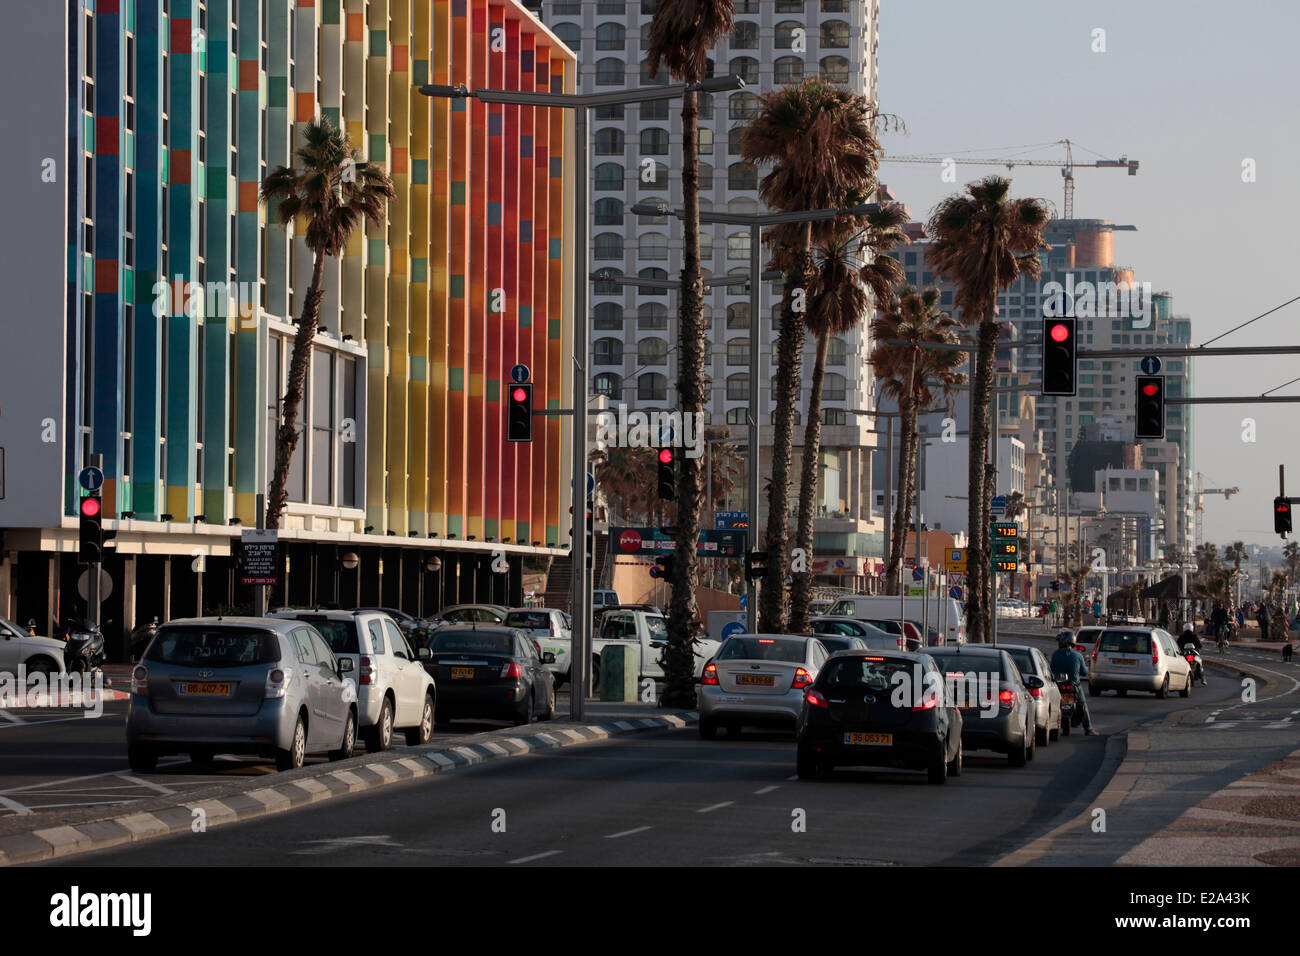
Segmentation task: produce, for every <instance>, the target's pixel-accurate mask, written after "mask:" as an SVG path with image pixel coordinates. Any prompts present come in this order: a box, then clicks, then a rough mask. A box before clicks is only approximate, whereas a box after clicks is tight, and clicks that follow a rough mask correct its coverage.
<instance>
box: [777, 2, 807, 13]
mask: <svg viewBox="0 0 1300 956" xmlns="http://www.w3.org/2000/svg"><path fill="white" fill-rule="evenodd" d="M803 4H804V0H776V12H777V13H803Z"/></svg>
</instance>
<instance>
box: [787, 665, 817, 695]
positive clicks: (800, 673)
mask: <svg viewBox="0 0 1300 956" xmlns="http://www.w3.org/2000/svg"><path fill="white" fill-rule="evenodd" d="M812 682H813V679H812V676H811V675H810V674H809V673H808V672H807V671H806V670H804V669H803V668H802V667H800V668H799V669H798V670H796V671H795V672H794V680H792V681H791V682H790V689H791V690H799V689H801V688H803V687H807V686H808V685H809V684H811V683H812Z"/></svg>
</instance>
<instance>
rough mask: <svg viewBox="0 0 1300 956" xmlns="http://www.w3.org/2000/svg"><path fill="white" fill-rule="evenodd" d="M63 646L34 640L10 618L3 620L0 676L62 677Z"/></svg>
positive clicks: (0, 626)
mask: <svg viewBox="0 0 1300 956" xmlns="http://www.w3.org/2000/svg"><path fill="white" fill-rule="evenodd" d="M63 646H64V645H63V642H62V641H56V640H55V639H54V638H52V637H34V636H32V635H31V634H28V633H27V631H26V630H24V629H23V628H20V627H19V626H18V625H17V624H15V623H14V622H13V621H11V620H9V619H8V618H3V617H0V674H14V675H16V674H17V673H18V668H19V667H20V666H21V667H23V668H24V669H25V671H26V672H27V673H28V674H34V673H37V672H40V673H43V674H61V673H63V672H64V670H66V667H65V665H64V662H63Z"/></svg>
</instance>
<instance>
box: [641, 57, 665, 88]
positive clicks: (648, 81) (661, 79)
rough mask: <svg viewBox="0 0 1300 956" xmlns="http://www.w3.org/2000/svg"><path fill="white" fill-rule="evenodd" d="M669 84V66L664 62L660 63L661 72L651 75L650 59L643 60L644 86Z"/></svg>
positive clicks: (642, 78) (642, 75)
mask: <svg viewBox="0 0 1300 956" xmlns="http://www.w3.org/2000/svg"><path fill="white" fill-rule="evenodd" d="M667 84H668V68H667V67H666V66H664V65H663V64H662V63H661V64H659V72H658V73H656V74H655V75H654V76H651V75H650V61H649V60H642V61H641V85H642V86H666V85H667Z"/></svg>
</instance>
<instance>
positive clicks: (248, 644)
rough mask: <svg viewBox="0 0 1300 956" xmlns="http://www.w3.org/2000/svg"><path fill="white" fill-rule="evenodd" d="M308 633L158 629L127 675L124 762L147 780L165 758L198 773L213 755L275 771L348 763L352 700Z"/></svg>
mask: <svg viewBox="0 0 1300 956" xmlns="http://www.w3.org/2000/svg"><path fill="white" fill-rule="evenodd" d="M351 669H352V661H350V660H348V659H346V658H345V659H344V660H343V661H341V662H339V661H336V660H335V657H334V654H333V652H332V651H331V650H330V647H329V645H328V644H327V643H326V642H325V639H324V638H323V637H321V635H320V634H319V633H318V632H317V631H316V629H315V628H313V627H312V626H311V625H310V624H305V623H302V622H299V621H279V620H273V619H270V618H256V617H227V618H191V619H187V620H178V621H171V622H169V623H167V624H164V625H163V626H162V627H160V628H159V629H158V634H157V636H155V637H154V639H153V641H152V642H151V643H150V645H149V649H148V651H147V652H146V653H145V656H144V659H143V660H142V661H141V662H140V663H139V665H138V666H136V668H135V669H134V670H133V671H132V673H131V702H130V707H129V709H128V711H127V716H126V747H127V759H128V762H129V763H130V765H131V769H132V770H135V771H137V772H140V771H148V770H153V769H154V768H155V767H156V766H157V765H158V758H159V757H161V756H164V755H166V754H173V753H188V754H189V755H190V758H191V759H192V760H193V761H194V762H195V763H198V764H208V763H210V762H211V761H212V759H213V757H215V756H216V754H219V753H235V754H257V755H260V756H266V757H274V758H275V762H276V766H277V767H278V768H279V769H280V770H292V769H296V768H298V767H301V766H302V765H303V760H304V758H305V756H306V755H307V754H308V753H316V752H321V751H326V752H328V753H329V756H330V759H331V760H342V759H344V758H345V757H349V756H351V755H352V749H353V746H354V745H355V743H356V736H357V705H356V699H357V698H356V690H355V689H354V688H353V686H352V682H351V681H349V680H345V679H344V674H346V673H348V672H349V671H350V670H351Z"/></svg>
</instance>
